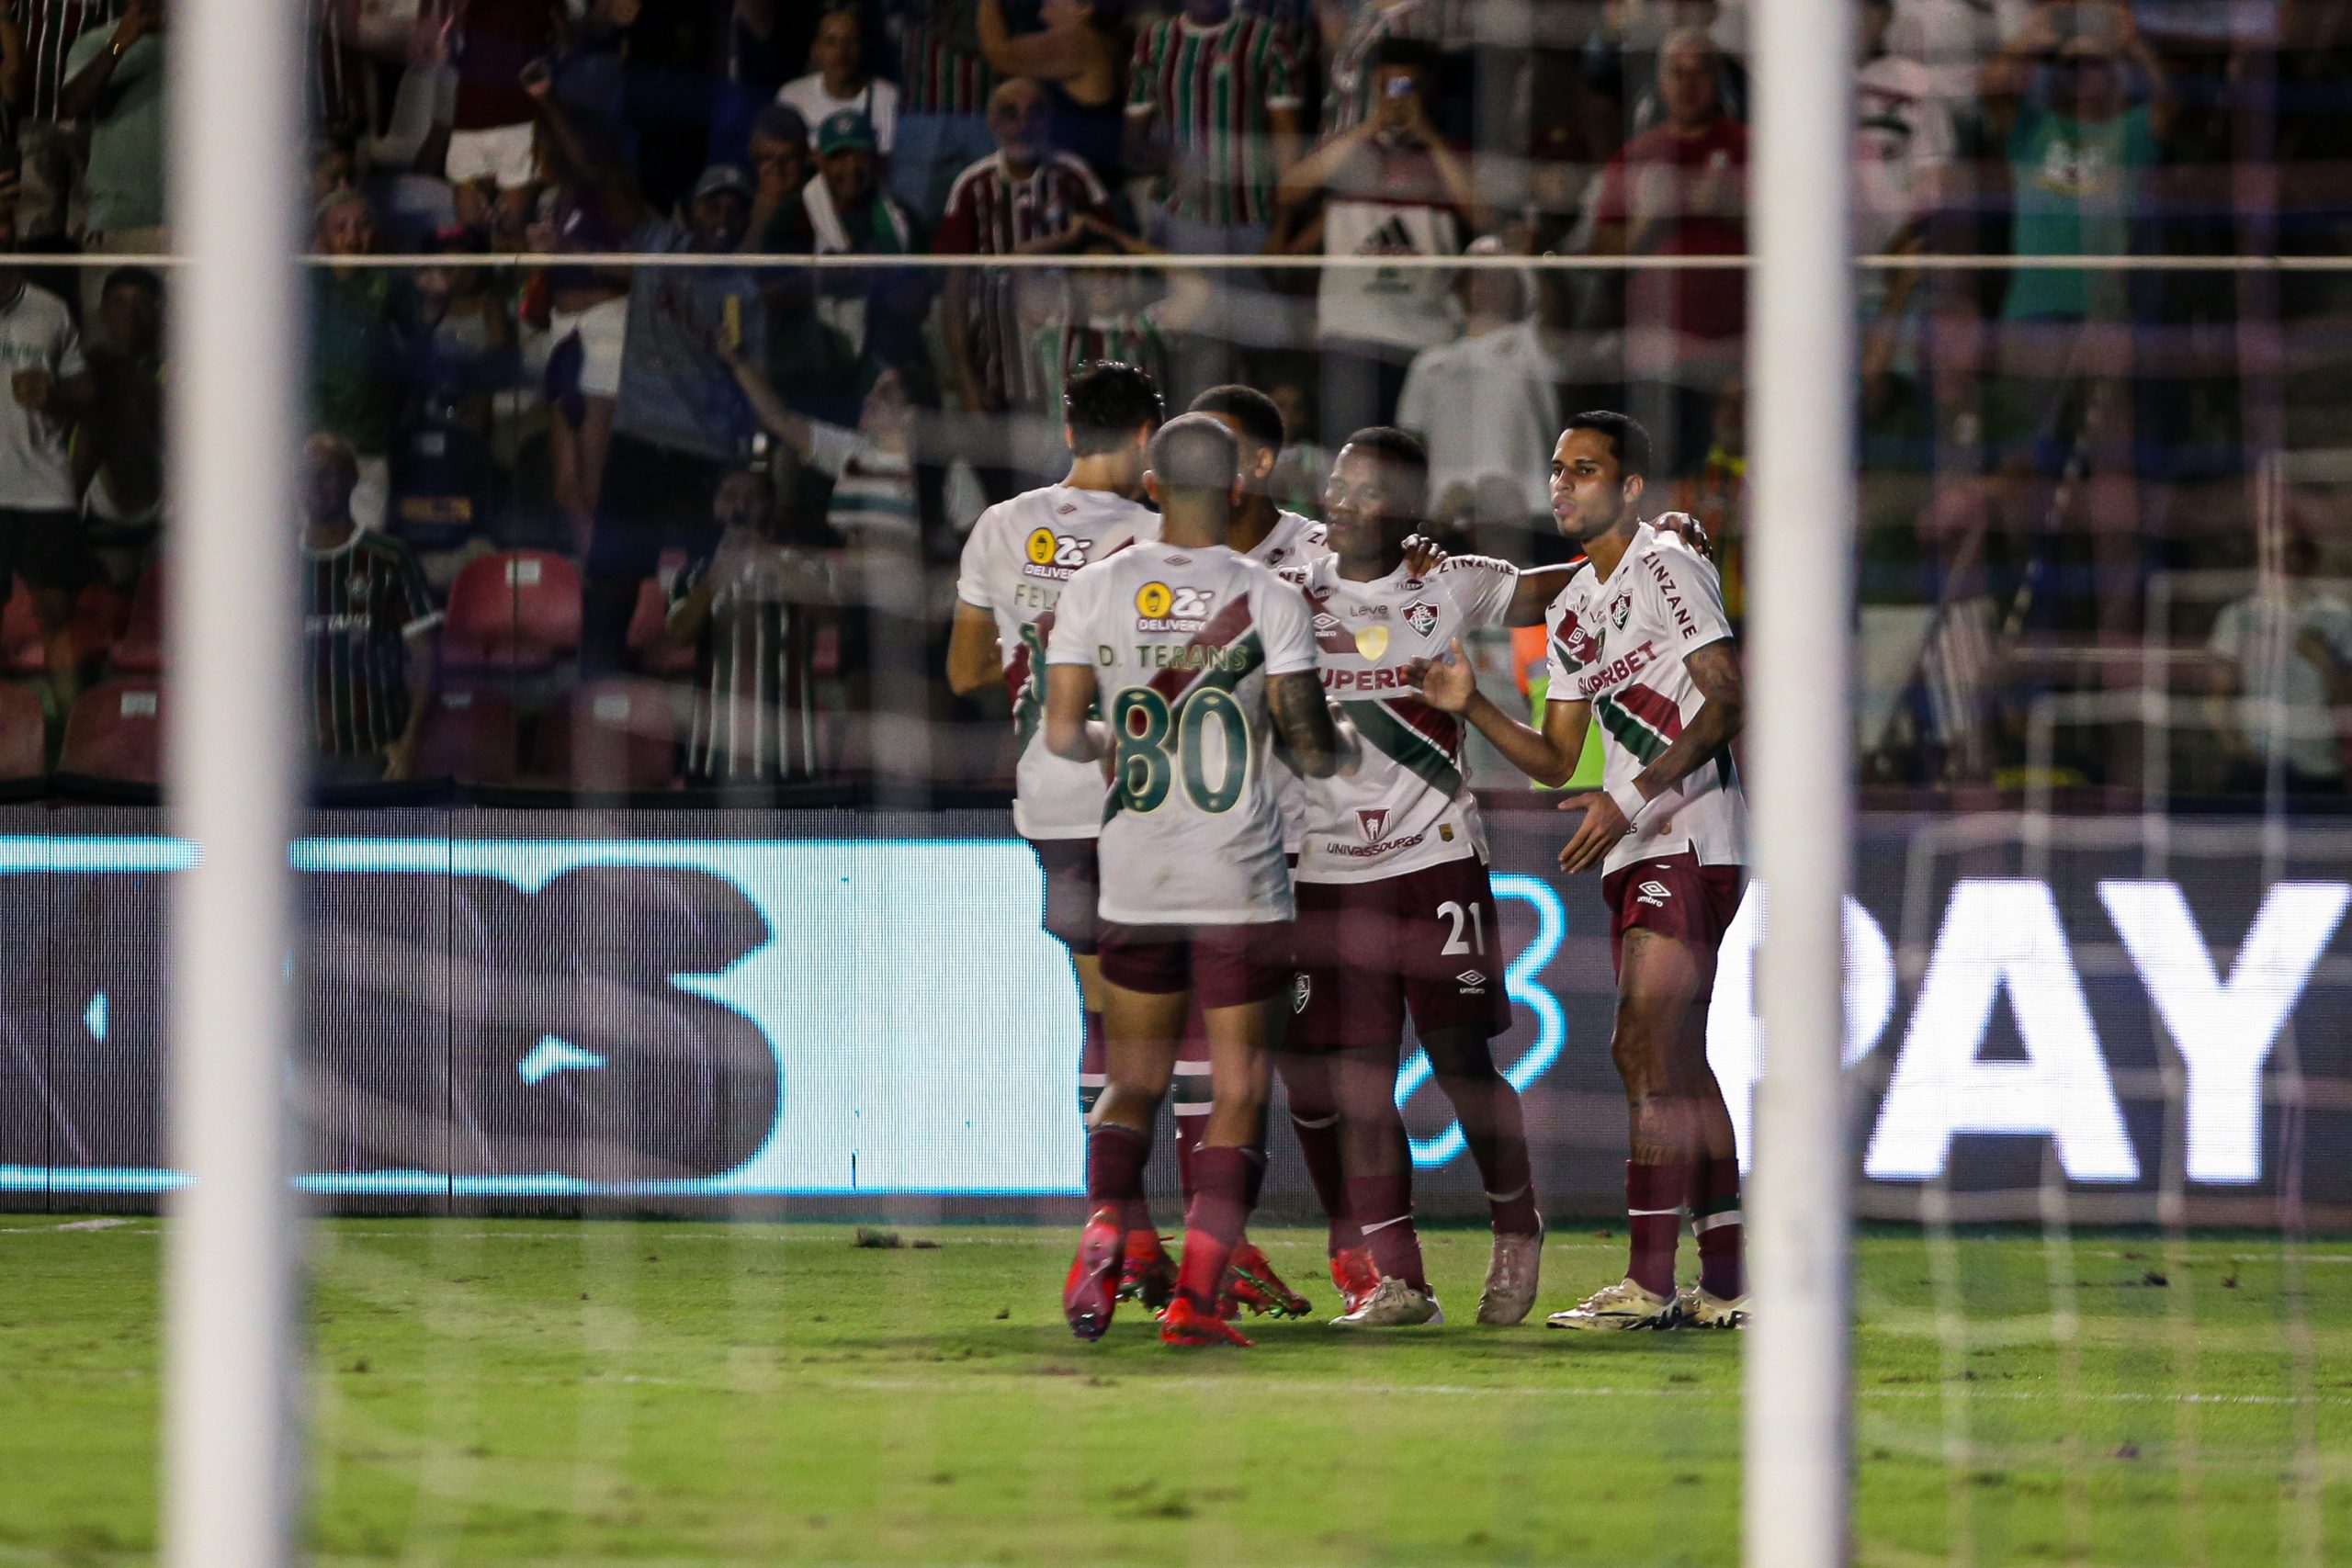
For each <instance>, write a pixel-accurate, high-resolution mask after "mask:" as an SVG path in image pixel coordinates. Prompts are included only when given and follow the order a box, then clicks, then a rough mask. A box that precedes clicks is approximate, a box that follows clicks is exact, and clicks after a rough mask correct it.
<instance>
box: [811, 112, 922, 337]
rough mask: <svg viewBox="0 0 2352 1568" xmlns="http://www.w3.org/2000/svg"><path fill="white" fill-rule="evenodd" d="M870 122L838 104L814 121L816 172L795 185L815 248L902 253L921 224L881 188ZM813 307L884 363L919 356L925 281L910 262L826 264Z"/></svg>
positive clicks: (918, 245)
mask: <svg viewBox="0 0 2352 1568" xmlns="http://www.w3.org/2000/svg"><path fill="white" fill-rule="evenodd" d="M880 160H881V153H880V149H879V147H878V144H877V143H876V138H875V134H874V126H873V123H872V122H871V121H869V120H868V119H867V118H865V116H864V115H862V114H860V113H858V112H857V111H856V110H855V109H843V110H842V111H841V112H840V113H838V114H836V115H834V116H833V117H832V118H830V119H828V120H826V121H825V123H824V124H823V125H821V126H819V127H818V128H817V177H816V178H815V179H813V180H810V181H809V183H808V185H806V186H803V187H802V188H801V192H800V198H801V203H802V205H803V207H804V208H805V209H807V211H808V214H809V231H810V233H811V235H812V237H813V242H814V243H813V248H814V251H815V253H816V254H818V255H820V256H823V255H860V256H903V255H912V254H917V253H918V252H920V251H921V250H922V231H921V230H919V229H918V228H917V227H916V226H915V222H914V220H913V219H912V218H911V217H910V216H909V215H908V213H907V210H906V209H904V208H902V207H900V206H899V204H898V203H897V202H896V201H893V200H892V199H891V198H890V197H889V196H888V195H887V194H886V193H885V192H884V191H883V189H882V171H881V162H880ZM818 296H819V305H818V313H819V314H820V316H821V317H822V318H823V319H824V321H825V322H826V324H827V325H829V326H831V328H832V329H833V330H834V331H835V332H838V333H841V334H842V337H844V338H846V339H848V340H849V343H850V345H851V347H853V348H854V349H855V350H856V351H857V352H858V353H860V354H863V355H869V356H871V357H873V358H875V359H877V360H879V361H881V362H882V363H884V364H886V365H894V366H899V367H914V366H916V365H920V364H922V363H923V361H924V354H923V347H922V320H923V317H924V315H925V314H926V313H927V312H928V311H929V310H930V307H931V281H930V279H928V278H927V277H925V276H922V273H921V272H919V271H916V270H914V269H911V268H885V269H879V270H876V271H874V272H864V271H853V270H842V271H832V272H827V273H824V274H821V275H820V276H819V279H818Z"/></svg>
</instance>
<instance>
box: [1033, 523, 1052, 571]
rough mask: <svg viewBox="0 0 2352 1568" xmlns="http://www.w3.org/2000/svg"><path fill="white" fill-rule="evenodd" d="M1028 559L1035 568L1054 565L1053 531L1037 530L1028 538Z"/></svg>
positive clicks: (1048, 529)
mask: <svg viewBox="0 0 2352 1568" xmlns="http://www.w3.org/2000/svg"><path fill="white" fill-rule="evenodd" d="M1029 559H1030V561H1031V563H1032V564H1034V565H1036V566H1051V565H1053V564H1054V531H1053V530H1052V529H1051V528H1039V529H1037V530H1036V531H1035V532H1034V533H1032V534H1031V535H1030V536H1029Z"/></svg>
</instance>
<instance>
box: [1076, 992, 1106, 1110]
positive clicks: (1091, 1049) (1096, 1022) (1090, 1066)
mask: <svg viewBox="0 0 2352 1568" xmlns="http://www.w3.org/2000/svg"><path fill="white" fill-rule="evenodd" d="M1108 1063H1109V1053H1108V1051H1107V1050H1106V1049H1105V1048H1104V1046H1103V1015H1102V1014H1101V1013H1099V1012H1090V1013H1088V1014H1087V1015H1086V1040H1085V1043H1083V1044H1081V1045H1080V1047H1079V1048H1078V1113H1079V1114H1080V1116H1091V1115H1093V1114H1094V1102H1095V1101H1096V1100H1100V1099H1102V1098H1103V1075H1104V1074H1105V1073H1106V1072H1108V1071H1109V1066H1108Z"/></svg>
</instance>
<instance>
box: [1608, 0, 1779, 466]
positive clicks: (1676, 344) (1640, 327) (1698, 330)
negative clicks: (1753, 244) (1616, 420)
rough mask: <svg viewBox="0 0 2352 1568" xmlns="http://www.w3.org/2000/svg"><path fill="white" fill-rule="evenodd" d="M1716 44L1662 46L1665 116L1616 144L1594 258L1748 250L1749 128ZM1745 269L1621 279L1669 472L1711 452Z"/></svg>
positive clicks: (1740, 329) (1646, 413)
mask: <svg viewBox="0 0 2352 1568" xmlns="http://www.w3.org/2000/svg"><path fill="white" fill-rule="evenodd" d="M1716 67H1717V61H1716V55H1715V46H1714V44H1713V42H1712V41H1710V39H1708V37H1707V35H1706V34H1705V33H1703V32H1701V31H1699V30H1697V29H1696V28H1689V29H1685V30H1683V31H1680V32H1677V33H1673V34H1670V35H1668V38H1667V39H1666V41H1665V43H1664V45H1663V46H1662V47H1661V48H1660V50H1659V53H1658V67H1657V94H1658V100H1659V104H1660V107H1661V109H1662V111H1663V113H1664V117H1665V118H1664V122H1663V123H1661V124H1660V125H1658V126H1657V128H1656V129H1655V130H1646V131H1644V132H1643V133H1642V134H1641V135H1639V136H1636V137H1635V138H1634V139H1633V140H1632V141H1628V142H1627V143H1626V144H1625V145H1624V147H1623V149H1622V150H1620V151H1619V152H1618V153H1617V155H1616V157H1614V158H1613V159H1611V161H1610V164H1609V167H1608V168H1607V170H1605V171H1604V172H1603V174H1602V176H1601V183H1600V192H1599V194H1598V195H1597V197H1595V199H1594V204H1593V213H1592V217H1593V235H1592V244H1591V250H1592V254H1595V255H1636V256H1639V255H1684V256H1695V255H1738V254H1742V253H1744V252H1745V251H1746V250H1747V126H1746V125H1745V124H1743V123H1741V122H1740V121H1739V120H1736V119H1735V118H1732V117H1731V116H1730V115H1728V114H1726V113H1724V108H1723V102H1722V97H1721V95H1720V93H1719V91H1718V81H1719V76H1718V72H1717V68H1716ZM1746 328H1747V274H1746V273H1744V272H1742V271H1741V270H1740V269H1739V268H1737V267H1724V268H1708V269H1704V270H1691V271H1661V272H1639V273H1635V274H1634V275H1633V276H1632V277H1631V278H1629V279H1628V280H1627V282H1626V284H1625V334H1626V371H1627V374H1628V376H1629V377H1631V378H1633V379H1634V380H1635V381H1636V382H1637V383H1639V384H1641V385H1643V386H1645V387H1648V388H1653V389H1658V392H1654V393H1653V394H1652V396H1657V395H1658V394H1659V393H1663V394H1664V395H1667V396H1670V397H1671V398H1672V400H1673V406H1672V407H1671V408H1670V409H1667V408H1659V407H1657V406H1655V405H1653V406H1652V407H1650V408H1648V409H1646V410H1638V409H1637V410H1636V411H1635V412H1637V413H1639V414H1640V415H1641V417H1642V418H1643V421H1644V423H1646V424H1647V425H1648V426H1649V428H1650V430H1651V432H1652V433H1653V434H1654V435H1657V436H1661V437H1663V438H1664V439H1665V443H1666V444H1667V446H1668V455H1669V461H1668V463H1667V464H1666V465H1664V466H1665V467H1666V468H1669V469H1671V468H1674V467H1676V466H1678V465H1687V464H1688V463H1689V462H1690V461H1691V459H1692V458H1694V457H1696V456H1697V454H1698V453H1699V452H1701V451H1703V450H1704V449H1705V439H1706V438H1705V431H1706V428H1707V424H1708V422H1709V420H1710V419H1711V417H1712V412H1713V403H1714V395H1715V393H1716V391H1717V390H1718V389H1719V388H1720V386H1721V383H1722V380H1723V378H1724V376H1726V375H1727V374H1729V372H1730V370H1731V369H1732V367H1734V366H1735V365H1736V362H1737V360H1738V357H1739V355H1740V351H1741V345H1742V340H1743V334H1744V333H1745V331H1746ZM1637 401H1638V399H1637Z"/></svg>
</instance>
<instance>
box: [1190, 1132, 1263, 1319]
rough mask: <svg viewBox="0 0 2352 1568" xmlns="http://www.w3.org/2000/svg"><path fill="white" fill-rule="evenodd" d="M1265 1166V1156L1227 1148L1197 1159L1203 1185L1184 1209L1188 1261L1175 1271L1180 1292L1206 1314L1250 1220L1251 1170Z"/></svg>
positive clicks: (1209, 1150)
mask: <svg viewBox="0 0 2352 1568" xmlns="http://www.w3.org/2000/svg"><path fill="white" fill-rule="evenodd" d="M1264 1164H1265V1156H1263V1155H1261V1154H1260V1153H1259V1152H1258V1151H1257V1150H1255V1149H1237V1148H1230V1147H1227V1146H1226V1145H1214V1146H1211V1147H1204V1148H1203V1149H1202V1150H1200V1152H1199V1153H1197V1154H1195V1155H1194V1156H1193V1172H1194V1174H1195V1176H1196V1178H1197V1179H1198V1180H1199V1183H1200V1185H1199V1186H1198V1187H1196V1188H1195V1189H1194V1190H1193V1200H1192V1201H1191V1202H1190V1203H1188V1204H1186V1205H1185V1207H1184V1261H1183V1264H1182V1267H1181V1268H1180V1269H1178V1270H1177V1274H1176V1289H1177V1290H1178V1291H1179V1292H1182V1294H1183V1295H1184V1297H1185V1298H1186V1299H1187V1300H1189V1301H1190V1302H1191V1303H1193V1305H1194V1306H1195V1307H1198V1308H1199V1309H1200V1310H1202V1311H1203V1312H1214V1311H1216V1297H1217V1291H1218V1288H1219V1287H1220V1286H1222V1285H1223V1284H1224V1283H1225V1266H1226V1264H1227V1261H1228V1260H1229V1259H1231V1258H1232V1257H1233V1247H1234V1244H1235V1243H1237V1242H1238V1241H1239V1240H1240V1239H1241V1230H1242V1227H1243V1226H1244V1225H1245V1224H1248V1223H1249V1220H1250V1185H1251V1183H1250V1175H1251V1172H1250V1167H1251V1166H1252V1165H1256V1166H1259V1167H1260V1168H1263V1166H1264Z"/></svg>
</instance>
